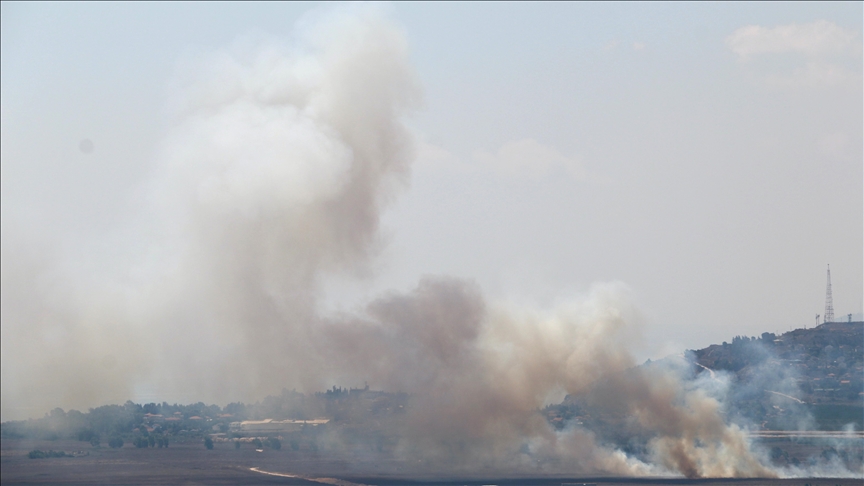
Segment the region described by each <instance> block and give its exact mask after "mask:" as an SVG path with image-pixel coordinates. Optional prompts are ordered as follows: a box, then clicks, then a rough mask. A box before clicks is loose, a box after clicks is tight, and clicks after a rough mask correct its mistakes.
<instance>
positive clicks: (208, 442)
mask: <svg viewBox="0 0 864 486" xmlns="http://www.w3.org/2000/svg"><path fill="white" fill-rule="evenodd" d="M204 447H206V448H207V450H212V449H213V439H211V438H210V437H207V438H206V439H204Z"/></svg>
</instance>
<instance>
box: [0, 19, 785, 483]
mask: <svg viewBox="0 0 864 486" xmlns="http://www.w3.org/2000/svg"><path fill="white" fill-rule="evenodd" d="M174 89H175V92H174V96H173V98H172V101H171V104H170V108H171V112H172V114H173V115H172V116H174V117H175V118H174V122H173V125H172V128H171V130H170V133H169V135H168V137H167V138H166V140H165V142H164V144H163V145H162V147H161V149H160V152H159V156H158V157H157V160H156V161H155V162H154V166H153V171H152V178H151V180H149V181H148V182H147V183H146V184H145V189H143V190H142V193H144V194H146V196H145V197H144V198H143V199H142V205H141V210H140V212H139V213H138V214H136V215H134V217H130V219H131V223H130V224H129V226H128V227H124V228H121V229H118V230H117V231H115V232H113V233H112V234H111V235H110V238H109V241H110V242H111V244H112V245H115V246H116V247H117V248H120V249H116V250H114V251H113V252H111V253H105V252H104V251H103V249H104V248H103V247H93V248H78V249H75V251H74V252H73V254H75V255H79V256H80V255H84V256H83V257H81V258H79V259H72V258H70V257H69V254H70V253H69V252H68V251H65V252H64V251H60V250H58V248H60V246H52V242H51V241H50V240H46V241H47V242H46V243H44V245H43V246H33V245H30V244H29V242H32V241H41V240H42V239H43V236H44V235H36V236H34V237H33V238H31V239H29V240H28V239H27V238H26V231H27V228H26V226H24V225H22V224H20V223H19V222H15V223H9V224H7V223H5V222H4V227H3V235H4V240H3V282H2V288H3V299H2V300H3V316H2V319H3V367H2V368H3V371H2V373H3V380H2V381H3V388H2V390H3V400H2V401H3V407H4V414H5V413H7V412H6V410H7V407H8V409H9V410H10V411H12V410H13V409H14V408H15V407H23V408H25V409H27V410H38V409H40V408H41V409H46V410H47V409H48V408H51V407H54V406H56V405H58V404H63V405H64V406H66V407H87V406H94V405H97V404H101V403H104V402H105V401H107V400H118V399H120V400H122V399H125V398H127V397H128V396H129V395H132V394H134V393H137V392H140V390H142V389H144V390H149V389H156V390H159V392H161V393H165V392H167V393H176V392H178V391H181V390H182V391H184V392H185V393H187V394H194V395H195V396H196V397H198V398H199V399H204V400H211V401H219V402H227V401H231V400H250V399H254V398H258V397H261V396H263V395H264V394H267V393H273V392H277V391H278V390H280V389H282V388H285V387H287V388H291V387H297V388H299V389H301V390H307V391H315V390H321V389H323V388H325V387H328V386H329V385H331V384H333V383H343V384H357V383H360V382H364V381H365V382H368V383H369V385H370V386H373V387H378V388H381V389H385V390H389V391H398V392H406V393H408V394H410V395H411V396H412V406H411V408H410V410H409V411H408V412H407V413H408V416H407V418H406V425H405V430H404V431H403V433H404V440H403V441H402V442H401V443H400V445H399V453H400V454H403V455H405V456H406V457H414V456H422V457H424V458H426V459H427V460H428V461H430V462H431V463H433V464H434V463H436V461H437V463H439V464H441V465H442V467H444V466H443V465H446V467H448V468H450V469H453V468H458V467H460V466H461V467H468V466H472V467H473V466H476V465H477V464H484V465H488V466H489V467H493V468H497V469H501V470H520V469H527V468H537V467H540V468H541V469H544V470H549V471H574V472H601V473H615V474H683V475H686V476H690V477H697V476H771V475H773V472H772V471H771V470H769V469H768V468H766V467H764V466H763V465H762V463H761V462H760V461H759V459H758V458H757V457H756V456H755V455H754V454H753V453H752V452H751V450H750V447H749V443H748V440H747V437H746V434H745V433H744V431H743V430H742V429H740V428H739V427H737V426H735V425H729V424H728V423H726V422H725V421H724V419H723V416H722V415H721V413H720V412H721V411H722V410H721V409H722V405H721V403H720V401H718V398H717V396H715V394H712V392H711V389H710V388H711V387H700V386H697V385H693V382H692V381H687V371H686V370H683V369H676V368H673V367H661V366H657V367H653V368H646V369H639V370H634V368H633V367H634V364H635V363H634V362H633V359H632V357H631V356H630V354H629V353H628V352H627V342H628V339H630V338H632V336H633V335H634V332H635V330H636V329H635V327H636V325H637V324H638V322H639V316H638V313H637V312H636V311H634V310H633V309H632V308H631V307H630V306H629V305H628V304H627V299H626V291H625V290H624V288H623V286H621V285H618V284H611V285H600V286H597V287H595V288H594V289H593V290H592V291H591V292H590V293H589V294H588V295H586V296H583V297H581V298H578V299H574V301H573V302H572V303H570V304H567V305H563V306H561V307H560V308H558V309H554V310H552V311H549V312H539V311H531V310H520V309H512V308H510V307H508V306H506V305H503V304H497V303H490V302H487V301H486V300H485V299H484V298H483V296H482V294H481V291H480V289H478V288H477V287H476V286H475V285H474V284H473V283H471V282H466V281H461V280H455V279H450V278H446V277H426V278H423V279H422V280H421V281H420V283H419V285H418V286H417V288H416V289H414V290H412V291H410V292H407V293H403V294H399V293H393V294H390V295H385V296H383V297H381V298H379V299H378V300H375V301H373V302H371V303H370V304H369V305H368V306H367V307H366V309H365V311H363V312H358V313H357V314H356V315H335V316H333V315H322V314H321V313H320V312H319V311H318V299H319V293H320V284H321V279H322V278H323V277H324V276H325V275H328V274H331V273H349V274H350V273H353V272H357V271H360V270H362V269H363V268H364V267H365V266H368V265H371V264H372V257H374V255H375V253H376V250H377V249H378V247H379V244H380V242H379V239H378V238H379V236H378V231H377V230H378V226H379V217H380V214H381V211H382V210H383V209H384V208H385V207H386V206H387V203H388V201H390V200H391V198H393V197H394V196H395V195H396V194H397V193H398V191H399V190H400V189H401V188H402V187H403V186H404V182H405V180H406V178H407V174H408V170H409V165H410V161H411V159H412V155H413V146H414V145H413V139H412V136H411V133H410V131H409V130H408V129H407V128H406V127H405V126H404V124H403V121H402V120H403V118H404V117H405V116H406V115H407V114H409V113H410V112H411V110H412V109H414V108H415V107H416V106H417V104H418V100H419V88H418V85H417V83H416V81H415V78H414V75H413V73H412V71H411V68H410V65H409V62H408V49H407V43H406V40H405V37H404V35H403V34H402V32H401V31H400V30H399V29H398V28H396V27H394V26H393V25H392V24H390V23H388V22H387V21H386V20H384V19H382V18H381V17H380V16H378V15H377V14H376V13H375V12H374V11H370V10H368V9H355V10H353V11H351V12H350V13H348V14H346V13H344V12H343V13H337V14H330V15H328V16H326V17H325V18H323V19H319V20H318V21H317V22H311V23H307V24H306V25H305V27H304V28H303V29H301V33H300V34H299V35H298V38H297V39H295V42H293V43H288V44H286V43H284V42H281V41H278V40H273V39H259V38H254V39H244V40H241V41H238V42H237V43H235V45H233V46H232V47H231V48H230V49H227V50H224V51H220V52H217V53H215V54H210V55H204V56H200V57H198V58H195V59H189V60H187V61H186V64H184V66H183V68H182V69H181V72H180V73H179V74H178V78H177V81H176V83H175V87H174ZM7 234H16V235H21V234H25V236H22V237H19V239H17V240H13V239H12V238H7ZM22 242H23V243H22ZM92 262H98V264H95V263H92ZM688 383H689V384H688ZM589 391H590V392H591V393H590V396H591V397H592V398H591V400H593V405H594V406H596V407H606V408H610V409H612V408H615V407H618V408H621V409H622V410H623V411H624V412H625V413H626V414H628V415H629V416H631V417H632V418H633V423H631V424H629V426H630V427H632V428H633V429H634V430H638V431H640V432H639V433H641V434H643V435H645V436H646V437H648V440H647V450H646V451H645V454H643V455H642V457H641V458H635V457H633V456H632V455H628V454H627V453H625V452H623V451H622V450H620V449H619V448H617V447H615V446H612V445H608V444H604V443H602V442H601V441H599V440H597V437H595V434H594V433H592V432H590V431H588V430H586V429H583V428H580V427H578V426H577V425H571V426H569V427H567V428H565V429H564V430H560V431H559V430H555V429H553V428H552V427H551V426H550V425H549V424H548V422H547V421H546V419H545V418H544V417H543V416H542V415H541V414H540V413H539V409H540V408H541V407H543V405H545V404H547V403H549V401H550V400H559V401H560V399H561V398H562V397H563V396H565V395H571V396H576V395H580V394H585V393H587V392H589ZM10 404H14V405H10ZM539 459H542V461H541V462H538V461H539ZM460 461H461V462H460ZM538 464H540V465H539V466H538Z"/></svg>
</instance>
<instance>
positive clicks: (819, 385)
mask: <svg viewBox="0 0 864 486" xmlns="http://www.w3.org/2000/svg"><path fill="white" fill-rule="evenodd" d="M693 354H694V355H695V357H696V360H697V362H698V363H699V364H700V365H702V366H704V367H705V368H708V369H711V370H724V371H729V372H732V373H735V375H736V378H737V380H738V382H747V381H748V380H750V379H751V378H752V377H751V375H753V373H754V372H756V371H757V370H763V369H765V368H766V367H770V366H774V367H781V368H782V369H783V371H784V372H785V374H786V375H787V376H791V377H792V379H794V380H795V384H796V385H797V388H798V390H797V392H798V393H795V394H792V393H790V395H791V396H794V398H797V399H799V400H801V401H803V402H806V403H809V404H838V405H859V406H860V404H861V402H862V400H864V322H831V323H826V324H822V325H820V326H818V327H815V328H812V329H796V330H794V331H790V332H787V333H785V334H782V335H781V336H775V335H774V334H773V333H763V334H762V336H760V337H759V338H747V337H736V338H734V339H733V340H732V342H731V343H726V342H724V343H723V344H715V345H711V346H708V347H707V348H705V349H700V350H697V351H694V352H693ZM703 371H704V369H703Z"/></svg>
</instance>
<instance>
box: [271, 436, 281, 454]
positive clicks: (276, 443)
mask: <svg viewBox="0 0 864 486" xmlns="http://www.w3.org/2000/svg"><path fill="white" fill-rule="evenodd" d="M270 447H272V448H273V449H274V450H277V451H278V450H279V449H281V448H282V441H280V440H279V439H277V438H276V437H272V438H271V439H270Z"/></svg>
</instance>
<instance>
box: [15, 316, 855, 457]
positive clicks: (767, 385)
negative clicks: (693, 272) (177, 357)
mask: <svg viewBox="0 0 864 486" xmlns="http://www.w3.org/2000/svg"><path fill="white" fill-rule="evenodd" d="M862 346H864V323H862V322H848V323H825V324H822V325H820V326H818V327H816V328H812V329H798V330H795V331H791V332H787V333H785V334H783V335H781V336H776V335H774V334H772V333H763V334H762V335H761V336H759V337H758V338H757V337H752V338H748V337H735V338H734V339H733V340H732V341H731V342H724V343H722V344H717V345H712V346H709V347H707V348H705V349H700V350H696V351H693V352H691V353H690V354H688V355H687V356H689V358H687V359H692V360H693V364H694V366H695V370H696V373H697V374H702V373H710V374H712V375H713V374H715V373H720V372H725V373H728V374H730V375H731V376H732V377H733V383H732V388H731V391H730V393H731V396H730V401H732V402H734V406H735V413H737V414H739V416H740V417H741V418H743V419H746V421H747V422H748V423H751V424H756V427H757V428H759V429H765V430H794V429H795V428H796V427H798V426H799V425H800V423H799V422H795V421H792V420H791V419H792V418H794V417H800V416H801V413H802V412H806V413H809V414H811V415H812V416H813V418H814V420H815V422H814V424H812V426H813V427H815V428H817V429H821V430H840V429H841V428H842V427H843V426H844V425H846V424H848V423H854V424H855V427H856V429H857V430H859V431H861V430H862V429H864V424H862V417H864V362H862V361H864V348H862ZM649 365H650V364H646V365H644V366H649ZM772 373H773V374H772ZM766 377H767V378H766ZM758 380H763V381H761V382H758V383H757V381H758ZM784 386H785V388H784ZM412 398H413V397H411V396H409V395H407V394H404V393H391V392H385V391H376V390H370V389H369V387H368V386H367V387H364V388H347V389H343V388H340V387H333V388H332V389H330V390H326V391H324V392H318V393H312V394H304V393H300V392H297V391H293V390H283V392H282V393H281V394H279V395H275V396H268V397H266V398H265V399H263V400H261V401H259V402H256V403H253V404H244V403H231V404H228V405H226V406H225V407H219V406H217V405H205V404H204V403H196V404H191V405H178V404H168V403H166V402H163V403H161V404H157V403H147V404H136V403H133V402H131V401H128V402H126V403H125V404H123V405H104V406H101V407H97V408H93V409H90V410H89V411H87V412H80V411H77V410H70V411H68V412H67V411H64V410H62V409H59V408H57V409H54V410H52V411H51V412H49V413H47V414H46V415H45V417H43V418H40V419H34V420H26V421H14V422H4V423H3V424H2V427H0V434H2V437H3V438H25V437H32V438H40V439H48V440H51V439H70V438H71V439H77V440H80V441H85V442H89V443H90V444H91V445H92V446H93V447H123V446H129V445H131V446H135V447H141V448H145V447H170V445H171V444H173V443H175V442H178V441H179V442H189V441H203V442H204V444H205V445H206V446H207V447H208V448H212V447H213V446H214V444H218V443H220V442H223V443H224V442H230V443H233V444H234V447H237V448H241V447H255V448H256V449H257V450H263V449H264V448H266V447H272V448H274V449H278V448H281V447H282V444H283V443H285V445H286V446H287V447H288V448H289V450H311V451H316V450H318V448H319V447H326V444H325V442H323V441H322V440H321V438H322V437H323V436H325V435H326V434H327V433H328V432H332V433H335V434H338V436H339V441H340V442H341V443H349V444H351V443H353V444H355V445H360V446H362V447H368V448H369V449H371V450H377V451H385V450H388V449H392V448H393V447H394V446H395V444H396V442H397V441H398V435H399V430H400V426H401V424H402V423H403V420H404V416H405V414H406V412H407V411H408V410H409V409H410V407H411V403H412V402H411V400H412ZM538 412H539V413H542V414H543V415H544V416H545V417H546V419H547V420H548V421H549V423H550V424H551V425H552V426H554V427H555V428H558V429H560V428H563V427H564V426H566V425H567V424H569V423H571V421H572V423H574V424H577V425H581V426H584V427H586V428H589V429H590V430H592V431H593V432H595V433H597V434H598V436H599V437H604V438H606V439H608V440H610V441H616V440H618V439H619V437H617V436H616V433H617V432H616V431H617V430H618V429H617V425H616V424H617V422H616V420H619V419H616V418H614V417H612V418H610V417H609V416H608V415H604V411H603V410H593V409H592V408H591V407H590V404H589V401H586V400H585V399H584V397H569V396H568V397H567V398H566V399H565V400H564V401H563V402H562V403H560V404H557V405H550V406H548V407H546V408H544V409H543V410H540V411H538ZM620 419H621V420H623V418H620ZM622 440H623V438H622Z"/></svg>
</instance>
